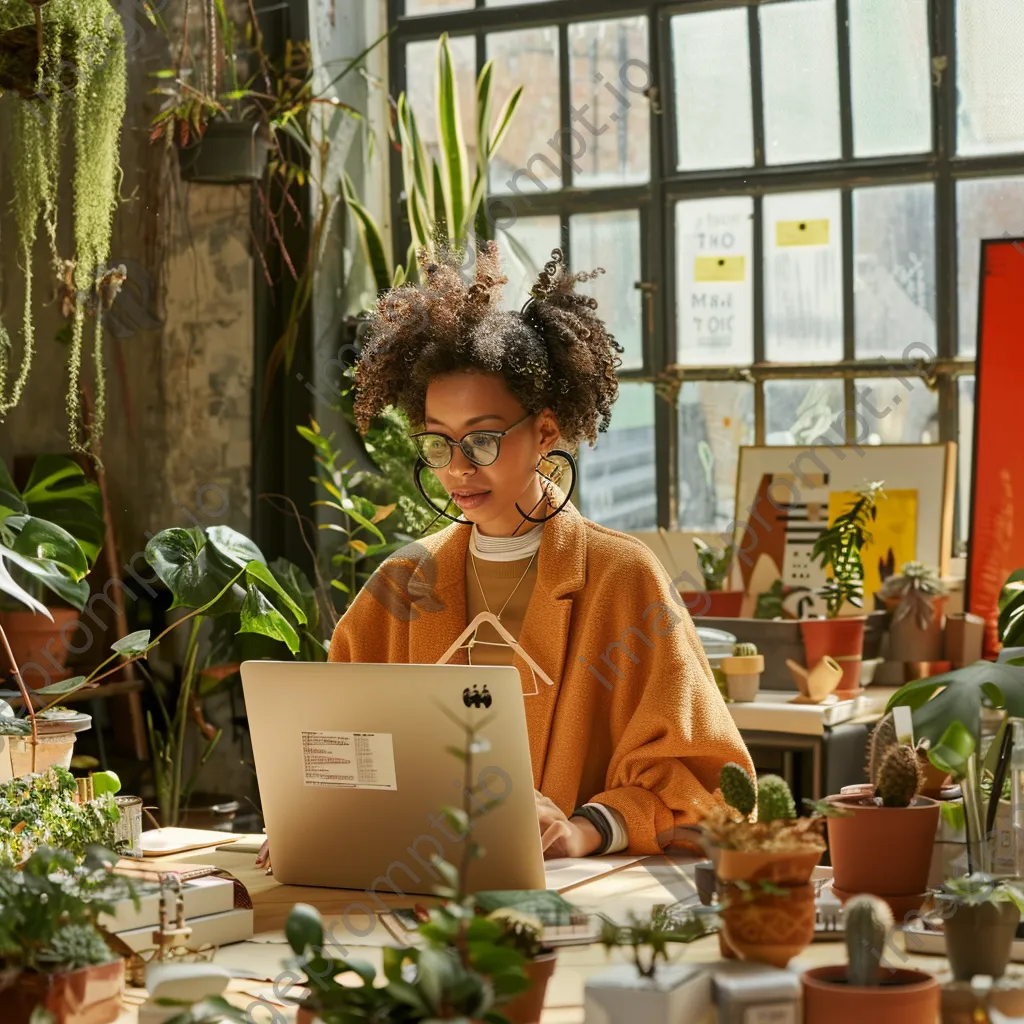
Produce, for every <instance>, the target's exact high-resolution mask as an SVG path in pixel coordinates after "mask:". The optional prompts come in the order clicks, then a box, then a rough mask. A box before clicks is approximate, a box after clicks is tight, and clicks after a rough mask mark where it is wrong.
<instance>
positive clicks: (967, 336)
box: [956, 177, 1024, 356]
mask: <svg viewBox="0 0 1024 1024" xmlns="http://www.w3.org/2000/svg"><path fill="white" fill-rule="evenodd" d="M956 210H957V218H956V219H957V253H958V255H957V259H958V260H959V272H958V277H959V281H960V289H959V307H958V308H959V310H960V317H959V320H960V339H959V349H958V351H959V352H960V354H961V355H969V356H973V355H974V353H975V351H976V350H977V346H978V268H979V265H980V263H981V240H982V239H983V238H1008V237H1016V236H1018V235H1020V234H1022V233H1024V177H1022V178H984V179H978V180H977V181H961V182H959V183H958V184H957V187H956Z"/></svg>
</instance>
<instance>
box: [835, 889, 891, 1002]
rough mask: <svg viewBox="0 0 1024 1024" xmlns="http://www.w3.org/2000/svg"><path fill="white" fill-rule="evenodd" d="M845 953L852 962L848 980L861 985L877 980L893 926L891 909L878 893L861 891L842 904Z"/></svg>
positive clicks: (873, 982)
mask: <svg viewBox="0 0 1024 1024" xmlns="http://www.w3.org/2000/svg"><path fill="white" fill-rule="evenodd" d="M843 924H844V927H845V929H846V954H847V956H848V957H849V961H850V965H849V967H848V968H847V969H846V980H847V981H848V982H849V983H850V984H851V985H857V986H859V987H861V988H867V987H869V986H873V985H877V984H878V965H879V964H880V963H881V960H882V950H883V949H884V947H885V940H886V937H887V936H888V934H889V929H890V928H892V911H891V910H890V909H889V905H888V904H887V903H885V902H884V901H883V900H880V899H879V898H878V897H877V896H869V895H868V894H867V893H862V894H861V895H859V896H854V897H853V898H852V899H850V900H848V901H847V904H846V906H845V907H843Z"/></svg>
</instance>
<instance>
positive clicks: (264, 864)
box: [256, 839, 273, 875]
mask: <svg viewBox="0 0 1024 1024" xmlns="http://www.w3.org/2000/svg"><path fill="white" fill-rule="evenodd" d="M256 867H258V868H266V869H267V874H268V875H269V874H270V873H271V871H272V870H273V869H272V868H271V866H270V840H269V839H264V840H263V845H262V846H261V847H260V852H259V853H257V854H256Z"/></svg>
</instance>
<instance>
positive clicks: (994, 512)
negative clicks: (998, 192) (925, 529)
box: [965, 238, 1024, 655]
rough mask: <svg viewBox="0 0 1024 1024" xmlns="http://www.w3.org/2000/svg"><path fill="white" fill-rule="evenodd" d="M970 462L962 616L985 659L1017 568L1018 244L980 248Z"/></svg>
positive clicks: (1022, 286) (1023, 503) (1023, 530)
mask: <svg viewBox="0 0 1024 1024" xmlns="http://www.w3.org/2000/svg"><path fill="white" fill-rule="evenodd" d="M979 280H980V281H981V288H980V290H979V297H978V354H977V364H976V365H977V377H976V379H975V390H974V463H973V469H972V471H971V523H970V541H969V543H968V548H967V550H968V555H967V593H966V602H965V603H966V607H967V610H968V611H970V612H973V613H974V614H975V615H980V616H981V617H982V618H984V619H985V622H986V628H985V645H984V650H985V654H986V655H994V654H995V653H996V652H997V651H998V649H999V640H998V635H997V631H996V620H997V619H998V617H999V592H1000V590H1001V589H1002V586H1003V583H1004V582H1005V581H1006V578H1007V576H1009V575H1010V573H1011V572H1013V571H1014V570H1015V569H1020V568H1021V567H1024V445H1022V444H1021V441H1020V438H1021V396H1022V387H1021V385H1022V382H1024V372H1022V369H1021V365H1022V357H1024V327H1022V326H1021V325H1022V323H1024V239H1012V238H1011V239H996V240H988V241H984V242H982V243H981V276H980V278H979Z"/></svg>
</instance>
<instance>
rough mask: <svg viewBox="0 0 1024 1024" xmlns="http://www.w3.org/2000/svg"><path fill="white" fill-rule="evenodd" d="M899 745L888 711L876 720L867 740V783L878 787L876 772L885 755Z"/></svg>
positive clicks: (891, 716) (890, 714)
mask: <svg viewBox="0 0 1024 1024" xmlns="http://www.w3.org/2000/svg"><path fill="white" fill-rule="evenodd" d="M898 743H899V738H898V737H897V735H896V721H895V719H894V717H893V713H892V712H891V711H890V712H889V713H888V714H887V715H884V716H883V717H882V718H880V719H879V720H878V724H877V725H876V726H875V727H874V729H872V730H871V738H870V739H869V740H868V781H869V782H870V783H871V785H872V786H877V785H878V771H879V769H880V768H881V767H882V760H883V758H884V757H885V755H886V754H888V753H889V751H890V750H892V748H893V747H895V746H896V745H897V744H898Z"/></svg>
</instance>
